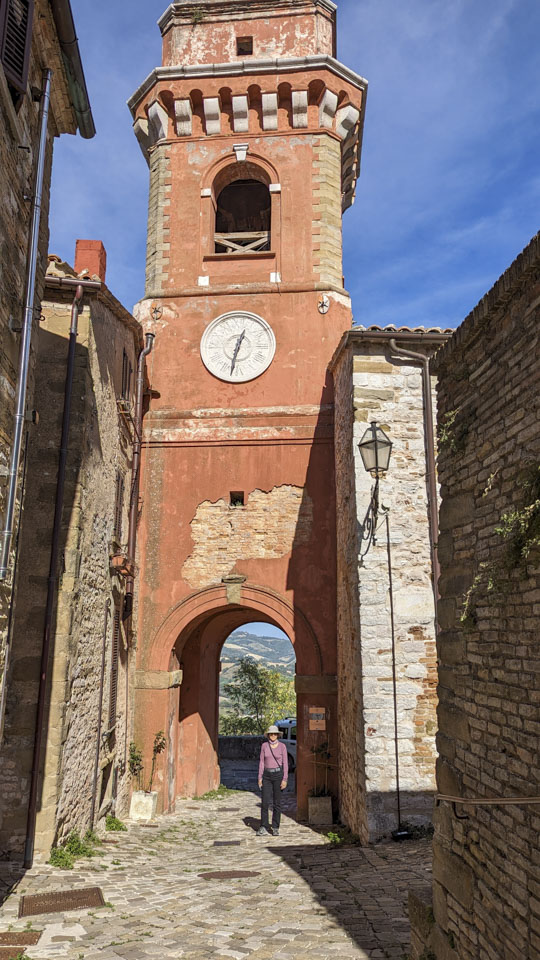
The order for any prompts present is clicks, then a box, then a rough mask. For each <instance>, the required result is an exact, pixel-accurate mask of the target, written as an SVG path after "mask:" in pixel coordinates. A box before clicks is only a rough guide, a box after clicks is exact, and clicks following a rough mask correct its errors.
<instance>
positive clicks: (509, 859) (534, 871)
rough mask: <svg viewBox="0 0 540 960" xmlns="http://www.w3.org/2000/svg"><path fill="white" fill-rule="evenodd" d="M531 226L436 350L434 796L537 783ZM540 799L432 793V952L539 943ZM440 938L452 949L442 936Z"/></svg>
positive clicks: (525, 950) (535, 299)
mask: <svg viewBox="0 0 540 960" xmlns="http://www.w3.org/2000/svg"><path fill="white" fill-rule="evenodd" d="M539 328H540V236H539V235H537V236H536V237H535V238H534V239H533V240H532V242H531V243H530V245H529V246H528V247H527V248H526V250H525V251H524V252H523V253H522V254H521V255H520V256H519V257H518V259H517V260H516V261H515V262H514V263H513V264H512V266H511V267H510V268H509V269H508V270H507V272H506V273H505V274H504V275H503V276H502V277H501V278H500V280H499V281H498V282H497V283H496V284H495V286H494V287H493V289H492V290H491V291H490V292H489V293H488V294H487V295H486V297H484V299H483V300H482V301H481V302H480V303H479V305H478V306H477V307H476V308H475V310H473V312H472V313H471V314H470V315H469V316H468V317H467V319H466V320H465V321H464V323H463V324H462V326H461V327H460V328H458V330H457V331H456V333H455V334H454V336H453V337H452V339H451V341H450V342H449V343H448V345H447V346H446V347H445V348H443V349H442V350H441V352H440V353H439V354H438V356H437V360H436V363H435V365H434V371H435V372H436V373H437V375H438V378H439V380H438V396H439V415H438V416H439V477H440V483H441V509H440V538H439V555H440V560H441V579H440V591H441V601H440V606H439V623H440V636H439V649H438V654H439V663H440V666H439V686H438V693H439V698H440V706H439V711H438V724H439V731H438V735H437V745H438V752H439V759H438V762H437V784H438V789H439V791H440V792H441V793H442V794H445V795H450V796H458V797H470V798H477V799H478V800H480V801H481V800H482V799H488V798H499V797H509V798H511V797H516V798H518V797H538V796H539V795H540V773H539V771H540V763H539V752H538V735H539V733H540V681H539V677H540V651H539V645H538V616H539V614H540V550H539V545H540V427H539V425H538V410H537V408H538V397H539V395H540V362H539V356H540V351H539V332H538V331H539ZM539 810H540V808H539V806H526V805H522V804H520V803H519V802H516V804H515V805H510V806H499V805H497V804H496V805H495V806H488V805H482V803H478V805H472V806H466V807H461V806H460V807H458V811H459V812H460V814H461V816H463V815H466V816H467V818H468V819H465V820H462V819H457V818H456V816H455V815H454V813H453V810H452V806H451V805H450V804H449V803H446V802H443V803H441V805H440V807H439V809H438V813H437V820H436V834H435V841H434V870H433V876H434V886H433V910H434V915H435V921H436V925H435V928H434V931H433V932H432V934H431V945H430V946H429V948H430V949H431V950H432V953H433V955H434V956H436V957H437V958H438V960H440V958H444V960H446V958H448V957H451V958H458V957H459V960H473V958H474V960H495V958H497V960H498V958H501V957H504V958H507V960H512V958H515V960H518V958H519V960H521V958H524V957H537V956H540V879H539V875H538V855H537V847H538V830H539V827H540V812H539ZM450 948H451V949H450Z"/></svg>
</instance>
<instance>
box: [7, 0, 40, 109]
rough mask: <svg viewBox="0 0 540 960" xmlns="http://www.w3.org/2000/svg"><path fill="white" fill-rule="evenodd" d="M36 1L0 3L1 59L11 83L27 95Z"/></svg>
mask: <svg viewBox="0 0 540 960" xmlns="http://www.w3.org/2000/svg"><path fill="white" fill-rule="evenodd" d="M33 13H34V0H0V31H1V33H0V60H1V61H2V65H3V67H4V71H5V74H6V77H7V79H8V81H9V83H11V84H12V86H14V87H15V88H16V89H17V90H20V91H21V93H25V92H26V82H27V80H28V63H29V60H30V44H31V41H32V17H33Z"/></svg>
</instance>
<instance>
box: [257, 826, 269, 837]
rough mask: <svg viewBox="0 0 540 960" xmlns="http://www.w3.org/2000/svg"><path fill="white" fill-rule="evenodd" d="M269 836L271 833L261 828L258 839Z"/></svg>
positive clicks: (258, 831)
mask: <svg viewBox="0 0 540 960" xmlns="http://www.w3.org/2000/svg"><path fill="white" fill-rule="evenodd" d="M269 834H270V831H269V830H267V829H266V827H259V829H258V830H257V836H258V837H268V836H269Z"/></svg>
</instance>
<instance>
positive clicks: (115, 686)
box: [109, 607, 120, 730]
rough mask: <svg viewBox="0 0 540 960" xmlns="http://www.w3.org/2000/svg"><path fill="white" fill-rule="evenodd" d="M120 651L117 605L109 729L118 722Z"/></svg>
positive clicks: (116, 610)
mask: <svg viewBox="0 0 540 960" xmlns="http://www.w3.org/2000/svg"><path fill="white" fill-rule="evenodd" d="M119 652H120V610H119V608H118V607H116V609H115V611H114V617H113V635H112V649H111V682H110V688H109V730H111V729H112V728H113V727H114V725H115V724H116V703H117V700H118V656H119Z"/></svg>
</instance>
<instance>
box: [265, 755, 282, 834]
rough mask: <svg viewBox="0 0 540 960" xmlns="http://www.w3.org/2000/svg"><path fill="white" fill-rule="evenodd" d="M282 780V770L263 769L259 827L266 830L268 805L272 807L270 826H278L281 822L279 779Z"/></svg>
mask: <svg viewBox="0 0 540 960" xmlns="http://www.w3.org/2000/svg"><path fill="white" fill-rule="evenodd" d="M282 780H283V771H282V770H276V772H275V773H270V772H268V771H266V770H265V771H264V773H263V782H262V808H261V827H266V829H267V830H268V807H272V826H273V827H275V828H276V830H277V829H278V827H279V824H280V822H281V781H282Z"/></svg>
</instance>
